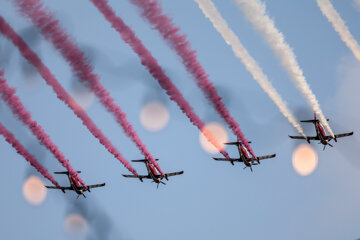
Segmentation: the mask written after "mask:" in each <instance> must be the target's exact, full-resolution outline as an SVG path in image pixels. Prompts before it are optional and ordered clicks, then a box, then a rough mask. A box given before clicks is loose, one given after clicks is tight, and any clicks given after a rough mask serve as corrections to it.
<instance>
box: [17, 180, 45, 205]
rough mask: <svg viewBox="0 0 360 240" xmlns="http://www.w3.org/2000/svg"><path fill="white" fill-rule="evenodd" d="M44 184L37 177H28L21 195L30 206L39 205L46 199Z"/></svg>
mask: <svg viewBox="0 0 360 240" xmlns="http://www.w3.org/2000/svg"><path fill="white" fill-rule="evenodd" d="M46 193H47V191H46V188H45V187H44V182H43V181H42V180H41V179H40V178H39V177H37V176H31V177H29V178H28V179H27V180H26V182H25V183H24V185H23V194H24V197H25V199H26V201H27V202H28V203H30V204H32V205H40V204H41V203H42V202H43V201H44V200H45V197H46Z"/></svg>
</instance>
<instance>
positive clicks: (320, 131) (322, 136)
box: [289, 114, 354, 150]
mask: <svg viewBox="0 0 360 240" xmlns="http://www.w3.org/2000/svg"><path fill="white" fill-rule="evenodd" d="M326 120H327V121H329V119H326ZM300 122H304V123H313V124H314V126H315V130H316V136H314V137H306V138H305V137H303V136H290V135H289V137H290V138H292V139H305V140H306V141H307V142H308V143H310V141H311V140H318V141H320V142H319V144H323V145H324V149H323V150H325V147H326V145H329V146H330V147H333V145H332V144H330V143H329V142H330V141H331V140H332V139H334V141H335V142H337V138H341V137H347V136H351V135H353V134H354V132H348V133H342V134H336V135H334V136H335V138H334V137H332V136H329V135H327V134H326V132H325V129H324V126H323V125H322V124H321V122H320V121H319V119H317V118H316V114H314V119H313V120H302V121H300Z"/></svg>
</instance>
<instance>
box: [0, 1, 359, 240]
mask: <svg viewBox="0 0 360 240" xmlns="http://www.w3.org/2000/svg"><path fill="white" fill-rule="evenodd" d="M44 2H45V4H46V6H48V7H49V9H51V11H53V12H55V13H56V17H57V18H58V19H59V20H60V21H61V24H62V25H63V26H64V27H65V28H66V29H67V31H68V33H69V34H70V35H71V36H72V37H73V39H75V40H76V41H77V42H78V43H79V45H80V46H81V48H82V49H83V50H85V51H86V53H87V55H88V56H89V57H90V59H91V60H92V63H93V65H94V67H95V71H96V72H97V73H98V74H99V75H100V76H101V82H102V83H103V84H104V86H105V87H106V88H107V89H108V90H109V91H110V92H111V94H112V96H113V97H114V98H115V99H116V103H118V104H119V105H120V107H121V108H122V109H123V110H124V111H125V112H126V113H127V116H128V119H129V120H130V121H131V122H132V123H133V125H134V128H135V129H136V130H137V132H138V134H139V135H140V137H141V139H142V140H143V142H144V143H145V144H146V145H147V147H148V149H149V150H150V152H151V153H152V154H153V155H154V156H155V157H157V158H160V162H159V163H160V164H161V167H162V169H163V170H164V171H177V170H184V171H185V173H184V175H183V176H179V177H174V178H172V179H171V180H170V181H169V182H168V184H167V185H166V186H160V187H159V189H156V186H155V185H154V184H151V183H150V182H147V183H143V184H141V183H140V182H139V181H136V180H132V179H124V178H123V177H122V176H121V174H124V173H127V171H126V169H125V168H124V167H123V166H122V165H121V164H120V163H119V162H118V161H117V160H115V159H114V158H113V156H112V155H110V154H109V153H108V152H107V151H106V150H105V148H104V147H103V146H101V145H100V144H98V142H97V140H96V139H95V138H94V137H93V136H92V135H91V134H90V133H89V132H88V131H87V129H86V128H85V127H84V126H82V125H81V121H80V120H79V119H77V118H76V117H75V115H74V114H73V113H72V112H71V111H70V110H69V109H68V108H67V107H66V106H65V105H64V104H63V103H62V102H61V101H60V100H58V99H57V98H56V96H55V94H54V93H53V92H52V90H51V89H50V88H49V87H48V86H47V85H46V84H45V82H44V81H43V80H42V79H41V77H40V76H39V75H38V74H37V73H36V72H35V71H34V70H33V69H32V68H31V67H29V66H28V65H27V63H26V62H25V61H24V59H22V57H21V56H20V54H19V52H18V51H17V49H16V48H14V47H13V46H12V45H11V43H10V42H9V41H7V40H6V39H5V38H4V37H3V36H1V35H0V66H1V68H3V69H4V70H5V77H6V78H7V80H8V82H9V84H10V85H11V86H12V87H16V88H17V95H18V96H19V97H20V99H21V100H22V101H23V103H24V104H25V106H26V107H27V109H28V110H29V111H30V112H31V114H32V115H33V119H34V120H36V121H38V122H39V123H40V124H41V125H42V126H43V128H44V129H45V130H46V132H47V133H48V134H49V135H50V136H51V137H52V139H53V141H54V142H55V143H56V144H57V145H58V146H59V147H60V149H61V150H62V151H63V153H64V154H65V155H66V156H67V158H68V159H70V161H71V163H72V166H73V167H74V168H76V169H79V170H82V174H81V177H82V178H83V179H84V180H85V181H86V182H87V183H88V184H94V183H98V182H103V181H104V182H106V183H107V186H106V187H105V188H102V189H97V190H94V191H92V192H91V194H87V197H88V198H87V199H86V200H84V199H79V200H77V201H74V199H75V198H76V196H75V195H73V194H72V193H70V194H68V195H67V196H66V197H64V196H63V193H62V192H60V191H59V192H56V191H51V192H50V191H48V194H47V198H46V200H45V201H44V202H43V204H42V205H40V206H32V205H30V204H29V203H27V202H26V200H25V199H24V197H23V195H22V186H23V183H24V181H25V180H26V178H27V177H28V176H29V175H31V174H34V173H35V172H34V171H33V170H32V169H31V168H30V167H29V165H28V164H27V163H26V162H25V161H24V159H23V158H22V157H21V156H19V155H17V154H16V152H15V151H14V150H13V149H12V148H11V147H10V146H9V145H8V144H7V143H6V142H5V141H3V140H1V141H0V151H1V153H2V158H1V159H2V173H1V174H0V182H1V183H2V184H0V192H1V193H2V194H1V195H2V197H1V198H0V212H1V214H0V226H1V227H0V237H1V238H2V239H28V238H29V239H49V238H51V239H54V240H57V239H73V238H72V237H71V236H70V235H69V234H68V233H67V232H66V231H65V230H64V220H65V218H66V216H67V214H68V213H70V212H73V211H76V210H77V211H78V212H80V213H81V214H84V215H86V214H87V217H88V219H89V220H88V221H89V222H90V221H91V224H90V230H89V232H88V235H87V236H85V238H87V239H106V238H108V239H119V238H120V239H121V238H122V239H146V238H147V239H156V238H161V239H163V238H168V239H220V238H222V239H239V238H242V239H265V238H270V239H356V238H359V237H360V232H359V229H358V226H359V222H360V207H359V204H358V203H359V202H360V192H359V189H358V187H357V184H356V183H358V182H359V180H360V176H359V170H360V169H359V167H360V164H359V160H358V156H359V154H360V151H359V143H360V139H359V137H358V133H359V130H360V129H359V128H360V124H359V121H360V114H359V111H357V107H358V104H357V103H358V102H359V100H360V99H359V96H358V92H359V90H360V84H359V81H358V76H359V74H360V65H359V63H358V62H357V61H356V60H355V58H354V57H353V56H352V54H351V52H350V51H349V50H348V48H346V46H345V45H344V44H343V43H342V42H341V40H340V38H339V37H338V35H337V33H336V32H335V31H334V30H333V29H332V27H331V25H330V24H329V23H328V22H327V20H326V18H325V17H324V16H322V15H321V12H320V10H319V8H318V7H317V5H316V2H315V1H287V0H276V1H275V0H268V1H266V3H267V9H268V13H269V14H270V16H271V17H272V18H273V19H274V20H275V22H276V25H277V27H278V28H279V29H280V31H282V32H283V34H284V35H285V37H286V39H287V42H288V43H289V44H290V46H291V47H292V48H293V50H294V52H295V54H296V55H297V58H298V61H299V63H300V66H301V67H302V69H303V70H304V74H305V76H306V77H307V80H308V82H309V84H310V86H311V88H312V90H313V92H314V93H315V94H316V96H317V98H318V100H319V102H320V105H321V107H322V109H323V111H324V113H325V115H326V116H327V117H329V118H330V119H331V121H330V123H331V126H332V128H333V131H334V132H335V133H339V132H342V131H349V130H353V131H355V134H354V136H353V137H351V138H347V139H341V140H339V142H338V143H337V144H336V146H335V147H334V148H333V149H326V151H322V147H321V146H320V145H317V144H314V148H315V149H316V151H317V153H318V157H319V165H318V168H317V169H316V170H315V171H314V172H313V173H312V174H311V175H309V176H306V177H302V176H300V175H298V174H297V173H296V172H295V171H294V170H293V167H292V163H291V156H292V152H293V150H294V149H295V148H296V146H297V145H298V144H300V143H301V142H295V141H291V140H290V139H289V138H288V136H287V135H288V134H295V133H296V132H295V130H294V129H293V128H292V126H291V125H290V124H289V123H288V122H287V120H286V119H285V118H284V117H283V116H282V115H281V114H280V113H279V111H278V110H277V108H276V107H275V105H274V104H273V103H272V102H271V101H270V99H269V98H268V97H267V95H266V94H265V93H264V92H263V91H262V90H261V88H260V87H259V86H258V85H257V83H256V82H255V81H254V80H253V79H252V77H251V75H250V74H249V73H248V72H247V71H246V70H245V68H244V66H243V65H242V64H241V63H240V61H239V60H238V59H236V58H235V56H234V55H233V53H232V51H231V48H230V47H229V46H228V45H226V44H225V42H224V41H223V39H222V38H221V36H220V35H219V34H218V33H217V32H216V30H215V29H214V28H213V27H212V25H211V23H210V22H209V21H208V20H207V19H206V18H205V17H204V16H203V14H202V12H201V11H200V9H199V8H198V6H197V4H196V3H195V2H194V1H192V0H183V1H160V2H161V4H162V6H163V8H164V11H165V12H166V13H167V14H169V15H170V16H171V17H173V19H174V22H175V23H176V24H177V25H178V26H180V27H181V30H182V32H183V33H185V34H186V35H187V36H188V39H189V40H190V42H191V44H192V47H193V48H194V49H195V50H196V51H197V55H198V59H199V61H200V62H201V64H202V65H203V67H204V68H205V69H206V71H207V72H208V74H209V75H210V79H211V80H212V81H213V83H214V84H215V86H216V87H217V88H218V90H219V93H220V95H221V96H223V98H224V102H225V104H226V105H227V107H228V109H229V110H230V112H231V113H232V115H233V116H234V118H235V119H236V120H237V121H238V122H239V124H240V126H241V128H242V130H243V131H244V133H245V135H246V137H247V138H248V139H249V140H251V141H252V142H253V143H252V147H253V149H254V151H255V152H256V153H257V154H258V155H263V154H271V153H277V157H276V159H271V160H268V161H266V162H264V163H263V164H262V165H261V166H259V167H257V168H256V169H255V171H254V172H252V173H251V172H250V171H243V170H242V166H240V165H236V166H235V167H233V166H231V165H230V164H225V163H223V164H222V163H219V162H215V161H213V160H212V158H211V157H213V156H215V155H211V154H209V153H207V152H205V151H204V150H203V149H202V147H201V146H200V144H199V140H198V138H199V137H198V136H199V131H198V130H197V128H196V127H194V126H192V125H191V124H190V122H189V121H188V119H187V118H186V117H185V116H184V115H183V114H182V113H181V111H180V110H179V109H178V107H177V106H176V104H174V103H173V102H170V101H169V99H168V97H167V96H166V95H165V93H164V92H163V90H162V89H160V88H159V86H158V84H157V82H156V80H154V79H153V78H152V77H151V76H150V75H149V74H148V72H147V71H146V70H145V69H144V68H143V67H142V65H141V64H140V62H139V59H138V57H137V56H136V55H135V54H134V53H133V52H132V50H131V49H130V48H129V47H128V46H127V45H126V44H125V43H124V42H123V41H122V40H121V39H120V37H119V36H118V34H117V33H116V32H115V31H114V30H113V29H111V27H110V26H109V24H108V23H107V22H106V21H105V20H104V18H103V17H102V15H101V14H100V13H98V12H97V10H96V9H95V7H93V5H92V4H91V3H90V2H89V1H85V0H79V1H71V0H63V1H49V0H47V1H44ZM332 2H333V4H334V6H335V8H336V9H337V10H338V11H339V13H340V15H341V16H342V17H343V19H344V20H345V21H346V23H347V25H348V26H349V29H350V31H351V32H352V34H353V35H354V37H355V39H360V30H359V29H358V27H357V26H358V24H357V23H358V21H359V20H360V12H359V11H358V10H357V8H356V6H355V4H354V3H353V1H350V0H348V1H342V0H332ZM214 3H215V5H216V6H217V7H218V9H219V11H220V12H221V14H222V15H223V17H224V18H225V19H226V20H227V21H228V23H229V26H230V27H231V28H232V29H233V30H234V32H235V33H236V34H237V35H238V36H239V39H240V40H241V41H242V42H243V44H244V45H245V47H246V48H247V49H248V51H249V52H250V54H251V55H252V56H253V57H254V58H255V59H256V60H257V62H258V63H259V64H260V66H261V67H262V68H263V70H264V72H265V74H267V76H268V77H269V79H270V80H271V81H272V83H273V85H274V86H275V87H276V88H277V89H278V91H279V92H280V93H281V95H282V96H283V97H284V99H285V100H286V101H287V102H288V105H289V107H290V108H291V109H292V110H293V112H294V113H295V115H296V116H297V117H298V118H299V119H307V118H311V117H312V113H311V109H310V107H309V106H308V105H307V103H306V101H305V99H304V98H303V97H302V96H301V94H300V93H299V92H298V91H297V89H296V88H295V86H294V85H293V83H292V82H291V80H290V78H289V76H288V75H287V73H286V72H285V71H284V70H283V69H282V67H281V66H280V63H279V62H278V61H277V59H276V58H275V56H274V54H273V53H272V51H271V50H270V49H269V48H268V46H267V45H266V44H265V43H264V41H263V39H262V38H261V36H260V34H258V33H257V32H256V31H255V30H254V29H253V28H252V26H251V24H250V23H248V22H247V21H246V20H245V18H244V16H243V15H242V13H241V11H240V10H239V9H238V8H237V7H236V5H235V3H234V2H233V1H223V0H215V1H214ZM110 4H111V5H112V6H113V8H114V9H115V10H116V12H117V13H118V14H119V15H120V16H121V17H122V18H123V19H124V20H125V22H126V23H127V24H128V25H130V26H131V27H132V28H133V30H134V31H135V32H136V34H137V35H138V36H139V37H140V39H141V40H142V41H143V43H144V44H145V45H146V46H147V47H148V48H149V49H150V51H151V52H152V53H153V55H154V56H155V57H156V58H157V59H158V60H159V63H160V65H161V66H162V67H163V68H164V69H165V71H166V73H167V74H168V75H169V76H170V77H171V79H172V81H173V82H174V83H175V84H176V85H177V86H178V88H179V89H180V90H181V91H182V93H183V94H184V96H185V97H186V98H187V99H188V100H189V102H190V103H191V104H192V106H193V107H194V109H195V110H196V112H197V113H198V114H199V116H200V117H201V118H202V119H204V120H205V121H206V122H212V121H217V122H220V123H222V124H224V123H223V122H222V120H221V119H220V118H219V117H218V116H217V114H216V112H215V111H214V110H213V109H212V107H211V106H210V105H209V104H208V102H207V101H206V99H205V97H204V95H203V94H202V92H201V91H200V90H199V89H198V88H197V87H196V84H195V83H194V81H193V79H192V77H191V76H190V75H189V74H188V73H187V72H186V70H185V68H184V67H183V66H182V64H181V61H180V60H179V59H178V57H177V56H176V55H175V54H174V52H173V51H172V50H171V49H170V48H169V47H168V46H167V45H166V43H165V42H164V41H163V40H162V39H161V37H160V36H159V35H158V33H157V32H155V31H154V30H152V29H151V28H150V26H149V25H148V24H147V22H145V21H144V20H143V19H142V18H141V17H140V15H139V13H138V11H137V9H136V8H135V7H134V6H132V5H131V4H130V3H129V2H128V1H110ZM0 14H1V15H2V16H3V17H4V18H5V19H6V20H7V21H8V22H9V23H10V24H11V25H12V26H13V27H14V28H15V30H16V31H17V32H19V33H21V35H22V36H23V37H24V38H25V40H26V41H27V42H28V43H29V44H30V45H31V47H33V48H34V49H35V50H36V52H37V53H38V54H39V55H40V56H41V58H42V59H43V61H44V63H45V64H46V65H47V66H48V67H49V68H50V69H51V71H52V72H53V73H54V74H55V75H56V77H57V79H58V80H59V81H60V82H61V83H62V85H63V86H64V87H65V88H66V89H67V90H69V91H70V92H71V90H72V89H73V87H74V85H76V84H77V83H76V78H75V77H74V76H73V75H72V73H71V71H70V68H69V67H68V65H67V64H66V62H65V61H64V60H63V59H62V58H61V56H60V55H59V53H58V52H56V51H55V50H54V49H53V48H52V46H51V45H50V44H49V43H48V42H46V41H45V40H44V39H43V38H42V37H41V35H40V34H39V32H37V30H36V29H35V28H34V27H32V26H31V23H30V22H29V21H27V19H25V18H23V17H21V16H20V14H19V13H18V12H17V11H16V9H15V8H14V6H13V5H12V4H11V2H10V1H0ZM29 82H30V83H29ZM150 100H158V101H162V102H163V103H164V104H165V105H166V106H167V107H168V109H169V112H170V121H169V124H168V125H167V126H166V127H165V128H164V129H163V130H162V131H159V132H149V131H147V130H146V129H145V128H143V126H142V125H141V122H140V118H139V114H140V111H141V108H142V107H143V105H144V104H146V103H147V102H149V101H150ZM87 111H88V114H89V115H90V116H91V117H92V118H93V120H94V121H95V122H96V123H97V125H98V126H99V127H100V128H101V130H103V132H104V133H105V134H106V136H108V137H109V138H110V139H111V140H112V142H113V144H115V146H117V147H118V149H119V150H120V151H121V153H122V154H123V155H124V157H125V158H126V159H128V160H130V159H138V158H141V157H142V156H141V154H140V152H139V151H138V149H137V148H136V147H135V145H134V144H133V143H132V142H131V141H130V140H129V139H128V138H127V137H126V136H125V135H124V133H123V132H122V129H121V128H120V127H119V126H118V125H117V124H116V122H115V121H114V119H113V118H112V116H111V115H110V114H109V113H107V112H106V110H105V109H104V108H103V107H102V106H101V104H99V102H98V101H97V100H95V102H94V104H93V105H92V106H91V107H90V108H89V109H88V110H87ZM0 121H1V123H3V124H4V125H5V126H6V127H8V128H9V129H10V130H11V131H13V132H14V133H15V135H16V137H17V138H18V139H20V140H21V142H22V143H23V144H24V145H25V146H26V147H27V149H28V150H29V151H30V152H31V153H33V154H34V155H36V156H37V157H38V158H39V159H40V160H41V161H42V163H43V164H44V165H45V166H46V167H47V168H48V169H49V171H57V170H62V168H61V166H60V164H58V163H57V162H56V160H55V159H54V158H53V156H52V155H51V154H49V152H48V151H47V150H46V149H45V148H43V147H42V146H40V145H39V143H38V142H37V140H36V138H35V137H34V136H32V135H31V133H30V132H29V130H28V129H26V128H25V127H24V126H22V124H21V123H20V122H19V121H18V120H16V118H15V117H14V116H13V115H12V113H11V112H10V111H9V109H8V108H7V107H6V106H5V105H4V104H3V102H0ZM305 130H306V132H307V133H308V134H311V133H313V129H312V128H306V127H305ZM228 133H229V135H230V139H233V140H235V137H234V136H233V135H231V132H230V131H228ZM227 150H229V152H230V153H231V154H236V152H235V151H233V149H230V148H228V149H227ZM133 166H134V167H136V168H137V169H138V172H140V173H141V172H142V171H144V172H145V168H144V166H142V165H140V164H139V165H137V164H134V165H133ZM55 177H56V179H57V180H58V181H59V182H60V183H62V184H67V182H66V181H65V178H63V177H62V176H55ZM74 202H75V204H74ZM79 205H81V206H82V207H78V206H79ZM85 213H86V214H85ZM91 216H93V218H91ZM90 219H92V220H90ZM101 219H104V220H103V221H100V220H101ZM99 226H101V228H103V229H106V228H105V226H106V227H108V229H106V231H101V229H100V227H99ZM102 234H104V235H102ZM107 234H108V235H107ZM99 236H102V237H99Z"/></svg>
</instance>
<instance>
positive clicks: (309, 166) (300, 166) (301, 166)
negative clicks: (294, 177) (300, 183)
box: [292, 144, 318, 176]
mask: <svg viewBox="0 0 360 240" xmlns="http://www.w3.org/2000/svg"><path fill="white" fill-rule="evenodd" d="M292 163H293V167H294V169H295V171H296V172H297V173H298V174H300V175H301V176H307V175H309V174H311V173H312V172H313V171H314V170H315V169H316V167H317V164H318V157H317V154H316V151H315V150H314V148H313V147H312V146H311V145H309V144H301V145H300V146H298V147H297V148H296V149H295V151H294V153H293V156H292Z"/></svg>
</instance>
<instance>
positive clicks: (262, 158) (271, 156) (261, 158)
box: [258, 154, 276, 160]
mask: <svg viewBox="0 0 360 240" xmlns="http://www.w3.org/2000/svg"><path fill="white" fill-rule="evenodd" d="M275 156H276V154H271V155H266V156H260V157H258V159H259V160H264V159H268V158H274V157H275Z"/></svg>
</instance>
